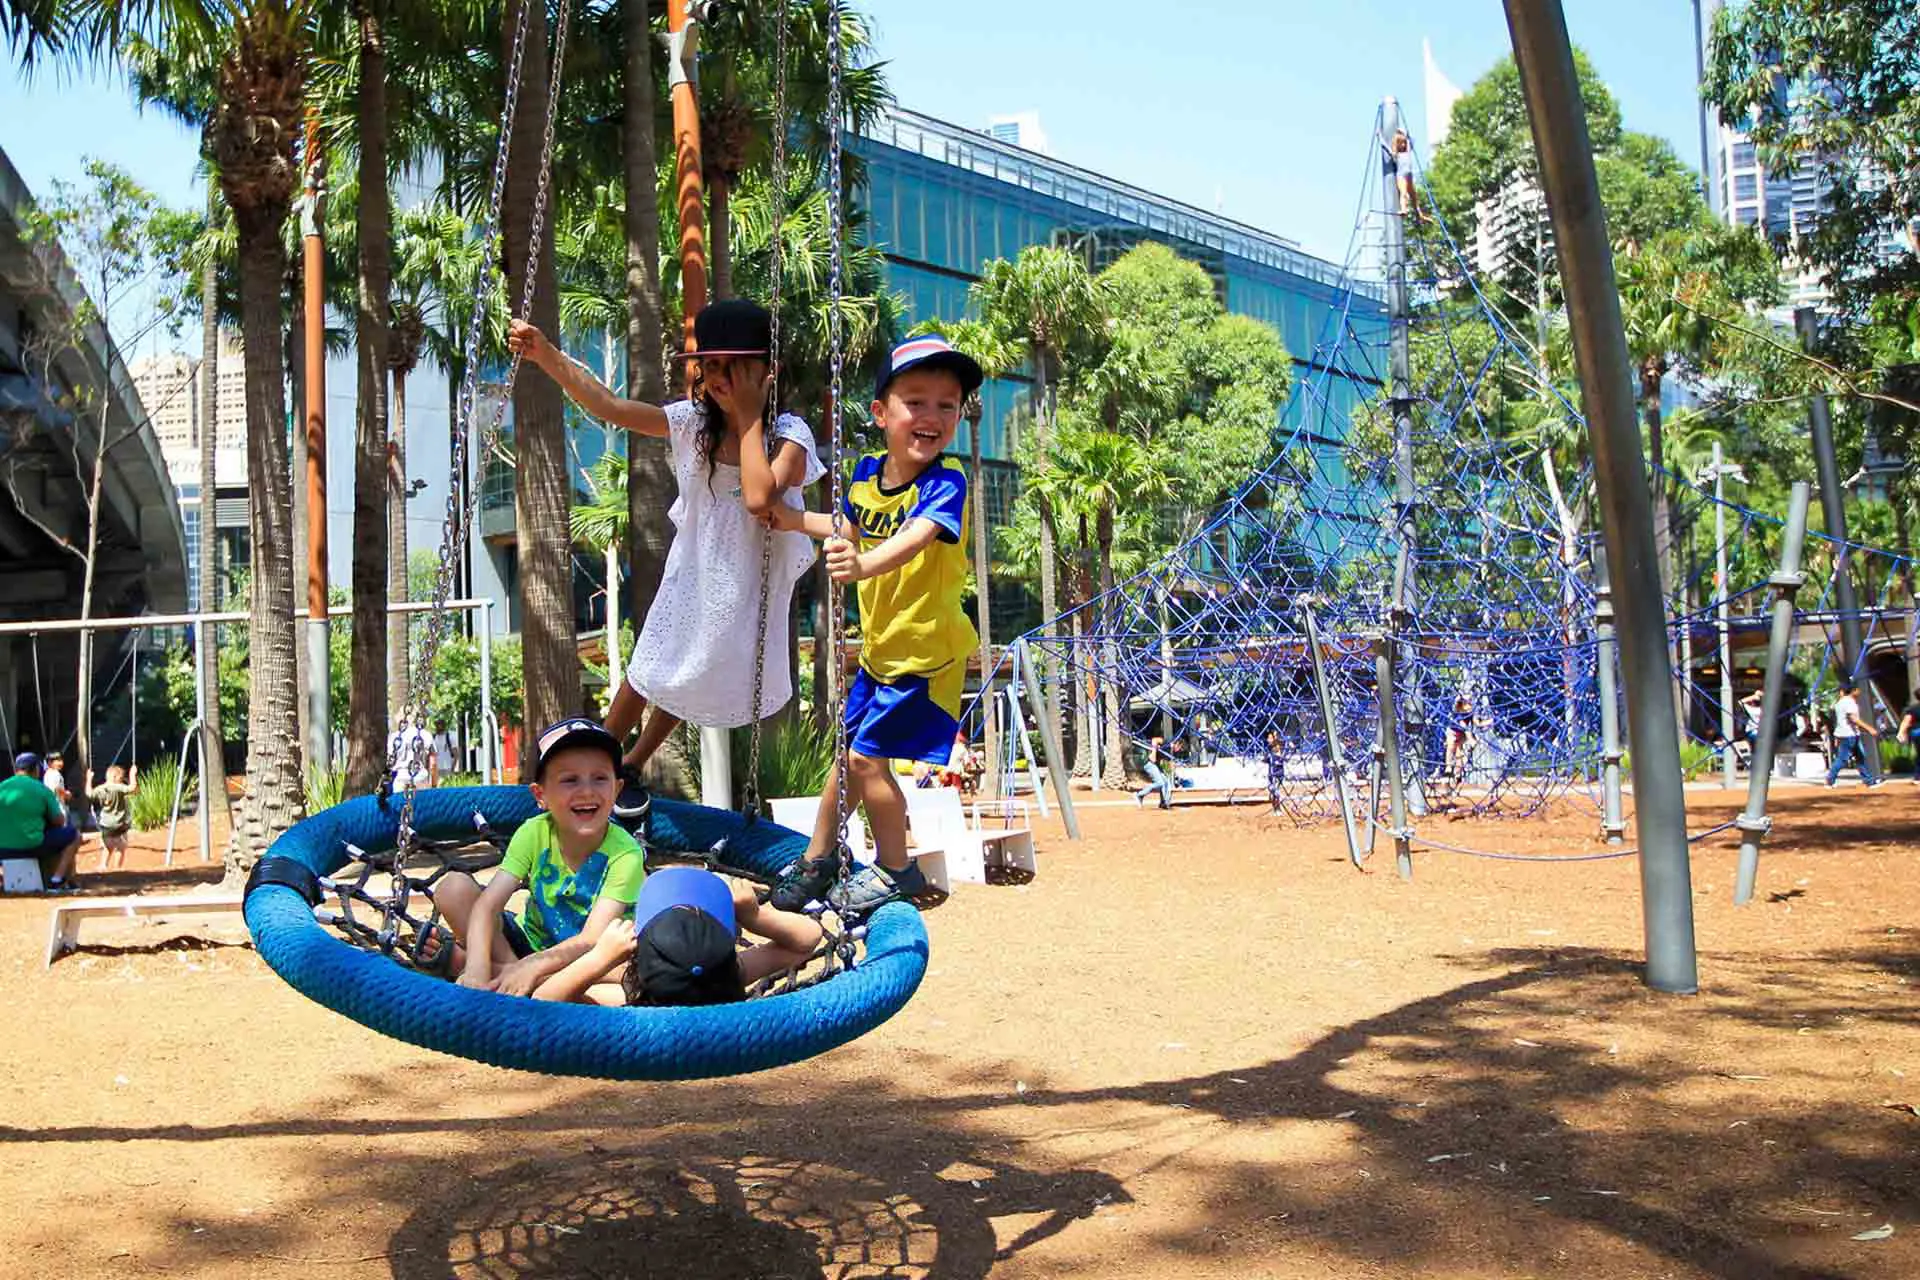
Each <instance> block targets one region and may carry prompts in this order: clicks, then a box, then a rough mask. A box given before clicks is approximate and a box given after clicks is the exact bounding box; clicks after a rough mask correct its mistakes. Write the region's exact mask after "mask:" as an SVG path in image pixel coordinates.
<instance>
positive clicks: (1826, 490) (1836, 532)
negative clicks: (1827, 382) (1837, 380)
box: [1793, 307, 1866, 678]
mask: <svg viewBox="0 0 1920 1280" xmlns="http://www.w3.org/2000/svg"><path fill="white" fill-rule="evenodd" d="M1793 327H1794V328H1795V329H1796V330H1797V331H1798V332H1799V334H1800V346H1801V348H1802V349H1803V350H1805V351H1808V352H1811V351H1812V350H1813V348H1814V345H1815V344H1816V343H1817V342H1818V341H1819V336H1820V331H1819V323H1818V321H1817V320H1816V318H1815V316H1814V313H1813V308H1812V307H1796V308H1794V312H1793ZM1807 428H1808V430H1809V431H1810V432H1811V434H1812V436H1813V463H1814V466H1815V468H1816V469H1817V470H1816V475H1817V477H1818V479H1819V481H1820V523H1821V524H1823V525H1825V526H1826V530H1827V536H1828V537H1829V538H1832V539H1833V543H1834V546H1833V599H1834V603H1835V604H1836V605H1837V606H1839V610H1840V657H1841V660H1842V661H1843V662H1845V663H1846V664H1847V675H1849V676H1853V677H1856V678H1857V677H1862V676H1864V675H1865V674H1866V673H1865V672H1864V671H1862V670H1861V669H1860V601H1859V598H1858V597H1857V596H1856V595H1855V594H1854V590H1853V567H1852V564H1851V560H1852V547H1850V546H1849V545H1848V543H1847V491H1846V490H1845V489H1844V488H1842V487H1841V484H1840V462H1839V459H1838V458H1837V457H1836V456H1835V455H1834V452H1833V419H1832V417H1831V416H1830V415H1829V414H1828V412H1827V394H1826V392H1824V391H1815V392H1814V393H1813V395H1812V397H1811V398H1810V399H1809V401H1808V403H1807Z"/></svg>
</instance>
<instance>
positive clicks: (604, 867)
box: [500, 813, 647, 951]
mask: <svg viewBox="0 0 1920 1280" xmlns="http://www.w3.org/2000/svg"><path fill="white" fill-rule="evenodd" d="M500 870H501V871H503V872H505V873H506V874H507V875H510V876H512V877H513V878H514V879H516V880H518V881H519V882H520V883H521V884H523V885H525V886H526V887H527V909H526V911H525V912H524V913H523V914H522V916H521V918H520V927H521V929H522V930H523V931H525V933H526V935H527V941H528V942H530V943H532V944H533V948H534V950H536V951H545V950H546V949H547V948H548V947H551V946H553V945H554V944H555V943H558V942H565V941H566V940H567V939H568V938H571V937H573V936H574V935H575V934H577V933H579V932H580V930H581V929H582V928H584V927H585V926H586V923H587V913H588V912H590V911H592V910H593V904H594V903H595V902H597V901H599V900H600V899H601V898H612V899H613V900H614V901H615V902H619V903H623V904H625V905H626V906H629V907H631V906H632V905H633V903H634V899H636V898H638V897H639V896H640V884H641V882H642V881H643V880H645V879H646V878H647V866H646V855H645V854H644V853H643V852H642V851H641V848H640V843H639V841H637V840H635V839H634V838H633V837H632V836H631V835H629V834H628V833H627V831H626V829H625V828H623V827H619V826H614V825H612V824H608V826H607V834H606V837H605V838H604V839H603V840H601V841H600V847H599V848H598V849H596V850H594V851H593V852H592V853H590V854H588V855H587V860H586V861H585V862H583V863H581V864H580V869H579V870H578V871H575V870H573V869H572V868H571V867H569V866H567V860H566V859H565V858H563V857H562V856H561V855H560V846H559V844H558V842H556V841H555V840H554V838H553V818H552V817H551V816H549V815H548V814H544V813H542V814H540V815H538V816H537V817H533V818H529V819H528V820H527V821H525V822H523V823H521V824H520V829H519V830H518V831H516V832H514V833H513V839H512V840H511V841H510V842H509V843H508V845H507V856H506V857H505V858H504V859H502V860H501V863H500Z"/></svg>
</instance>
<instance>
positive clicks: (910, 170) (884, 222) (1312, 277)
mask: <svg viewBox="0 0 1920 1280" xmlns="http://www.w3.org/2000/svg"><path fill="white" fill-rule="evenodd" d="M848 145H849V146H850V147H851V148H852V149H853V150H855V151H857V152H858V153H859V155H860V157H861V159H862V160H863V161H864V162H865V165H866V185H865V187H864V188H863V189H862V191H861V198H862V199H863V201H864V203H865V210H864V212H865V214H866V219H867V234H868V235H869V237H870V238H871V240H872V241H873V243H874V244H875V245H876V246H877V247H879V248H881V249H882V250H883V251H884V252H885V254H886V258H887V264H888V277H889V278H888V284H889V286H890V287H891V288H892V289H894V290H895V291H896V292H898V293H899V294H901V295H902V296H904V297H905V298H906V300H907V319H908V322H909V323H910V324H911V323H918V322H920V321H923V320H931V319H941V318H954V317H958V316H963V315H966V314H967V310H968V308H967V289H968V286H970V285H971V284H972V283H973V282H974V281H975V280H977V279H978V278H979V275H980V268H981V266H982V264H984V263H986V262H987V261H989V260H991V259H994V258H1012V257H1014V256H1016V255H1017V254H1018V253H1019V252H1020V250H1021V249H1023V248H1025V247H1027V246H1028V245H1062V246H1066V247H1070V248H1075V249H1078V250H1080V251H1082V252H1084V253H1086V254H1087V255H1088V257H1089V260H1090V265H1092V266H1093V267H1094V268H1096V269H1098V268H1101V267H1104V266H1106V265H1107V264H1109V263H1110V262H1112V261H1113V260H1114V259H1115V258H1117V257H1119V256H1120V255H1121V254H1122V253H1125V252H1126V251H1127V250H1128V249H1130V248H1132V247H1133V246H1134V245H1136V244H1138V243H1140V242H1141V241H1143V240H1154V241H1158V242H1160V243H1162V244H1166V245H1168V246H1170V247H1171V248H1173V249H1174V250H1175V251H1177V252H1178V253H1180V254H1181V255H1182V256H1183V257H1186V258H1189V259H1191V260H1193V261H1195V262H1198V263H1199V264H1200V265H1201V266H1202V267H1203V268H1204V269H1205V270H1206V271H1207V274H1208V275H1210V276H1211V277H1212V278H1213V281H1214V285H1215V288H1216V289H1217V291H1218V293H1219V296H1220V300H1221V302H1222V303H1223V304H1224V305H1225V306H1226V308H1227V310H1228V311H1231V312H1235V313H1237V314H1240V315H1247V316H1252V317H1254V318H1255V319H1259V320H1263V321H1265V322H1266V323H1268V324H1270V325H1272V326H1273V327H1274V328H1275V329H1276V330H1278V331H1279V333H1280V336H1281V338H1282V339H1283V340H1284V341H1285V342H1286V345H1287V350H1288V351H1290V352H1291V353H1292V354H1293V358H1294V363H1295V373H1296V381H1297V382H1298V381H1304V380H1305V379H1306V378H1307V377H1308V376H1309V375H1310V373H1311V371H1312V370H1313V368H1314V367H1315V364H1314V352H1315V350H1316V348H1317V347H1319V346H1320V345H1321V344H1322V343H1324V342H1326V341H1328V340H1329V339H1330V338H1331V337H1332V335H1333V332H1334V326H1335V325H1336V324H1337V323H1338V320H1337V318H1336V312H1337V311H1338V309H1340V308H1341V307H1343V306H1344V305H1346V296H1345V293H1344V289H1343V279H1344V269H1343V268H1342V267H1341V266H1340V265H1339V264H1337V263H1333V262H1329V261H1327V260H1326V259H1324V258H1317V257H1315V256H1313V255H1312V254H1310V253H1307V252H1306V251H1305V250H1303V249H1301V247H1300V246H1299V244H1298V243H1297V242H1295V241H1292V240H1288V239H1287V238H1285V237H1284V236H1278V235H1274V234H1273V233H1271V232H1267V231H1262V230H1260V229H1258V228H1256V227H1250V226H1247V225H1246V224H1244V223H1240V222H1235V221H1233V220H1232V219H1229V218H1224V217H1221V216H1219V215H1217V214H1212V213H1208V212H1206V211H1205V210H1202V209H1197V208H1194V207H1193V206H1191V205H1186V204H1181V203H1180V202H1178V201H1175V200H1170V199H1167V198H1166V197H1164V196H1159V195H1155V194H1154V193H1152V192H1150V191H1146V190H1143V189H1141V188H1139V187H1135V186H1132V185H1130V184H1128V183H1125V182H1120V181H1117V180H1115V179H1112V178H1108V177H1105V176H1103V175H1101V174H1097V173H1094V172H1092V171H1090V170H1087V169H1082V168H1079V167H1077V166H1075V165H1071V164H1067V163H1064V162H1063V161H1060V160H1057V159H1054V158H1053V157H1051V156H1044V155H1040V154H1038V153H1036V152H1032V151H1026V150H1022V149H1021V148H1019V147H1016V146H1013V145H1010V144H1009V143H1006V142H1003V141H1000V140H999V139H997V138H995V137H994V136H992V135H990V134H988V133H983V132H977V131H974V130H971V129H963V128H961V127H960V126H958V125H953V124H949V123H947V122H945V121H942V120H936V119H934V118H933V117H931V116H924V115H920V114H918V113H915V112H911V111H904V110H895V111H893V112H891V113H889V114H888V115H887V116H885V117H883V118H882V119H881V121H880V122H879V123H878V124H877V125H875V126H874V128H873V129H872V130H871V131H870V132H869V133H867V134H864V135H860V136H855V137H851V138H849V140H848ZM1367 310H1368V312H1369V314H1367V315H1364V316H1361V317H1359V318H1358V322H1359V325H1360V326H1361V327H1363V328H1364V327H1365V326H1366V325H1368V324H1379V325H1382V326H1383V325H1384V318H1383V315H1384V313H1383V311H1382V310H1381V308H1379V307H1378V305H1377V304H1370V305H1369V307H1368V308H1367ZM1349 322H1350V323H1351V322H1352V318H1351V317H1350V318H1349ZM1026 385H1027V384H1026V382H1025V381H1024V379H1000V380H996V381H995V382H994V383H993V384H992V385H990V386H988V387H987V388H986V389H985V392H984V397H985V408H986V414H985V417H984V419H983V421H982V423H981V452H982V454H983V455H984V456H985V457H987V458H990V459H993V460H994V461H995V462H1002V463H1004V462H1006V461H1007V460H1008V459H1010V458H1011V457H1012V442H1011V441H1010V440H1008V438H1007V435H1006V430H1005V423H1006V416H1007V411H1008V410H1009V409H1010V408H1012V407H1013V405H1014V404H1015V403H1016V401H1018V400H1019V399H1022V398H1024V396H1025V395H1026ZM1369 393H1370V388H1365V387H1354V388H1352V389H1351V392H1350V393H1349V395H1350V403H1352V404H1357V403H1359V402H1360V401H1361V400H1362V399H1364V398H1365V397H1366V395H1367V394H1369ZM1333 394H1334V397H1335V400H1336V403H1335V404H1334V406H1333V409H1332V411H1331V412H1328V413H1323V414H1321V415H1320V420H1321V422H1322V423H1324V422H1328V421H1344V418H1345V415H1344V414H1343V413H1341V412H1340V411H1339V410H1340V408H1341V406H1340V404H1339V403H1338V400H1339V397H1340V392H1339V391H1338V390H1335V391H1334V393H1333ZM1304 402H1305V401H1304V398H1296V399H1295V401H1294V402H1293V403H1292V404H1290V405H1289V411H1290V412H1298V406H1299V405H1301V404H1303V403H1304ZM1296 425H1298V424H1297V423H1295V422H1293V421H1291V420H1288V418H1287V417H1286V416H1285V415H1283V419H1282V421H1281V422H1280V423H1277V424H1276V430H1277V431H1278V432H1281V433H1283V434H1284V433H1290V432H1291V430H1292V428H1293V427H1295V426H1296ZM1323 433H1324V428H1322V430H1321V432H1317V433H1314V434H1315V435H1320V434H1323ZM1314 443H1316V444H1320V445H1337V444H1338V443H1339V442H1338V440H1336V439H1331V438H1327V439H1315V441H1314ZM956 447H957V449H958V450H962V451H964V450H966V449H969V448H970V447H971V442H970V441H968V440H967V438H966V434H965V431H964V430H963V431H962V433H961V436H960V439H959V441H958V443H957V446H956Z"/></svg>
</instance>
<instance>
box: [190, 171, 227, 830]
mask: <svg viewBox="0 0 1920 1280" xmlns="http://www.w3.org/2000/svg"><path fill="white" fill-rule="evenodd" d="M215 181H216V179H213V178H209V179H208V180H207V225H208V226H209V227H211V226H212V225H213V220H214V215H215V214H216V213H218V211H219V200H218V189H217V188H216V187H215V186H214V183H215ZM219 293H220V266H219V263H218V262H216V261H215V260H214V256H213V255H212V254H211V253H210V254H208V255H207V262H206V265H205V266H204V267H202V268H201V270H200V299H201V311H200V387H199V391H200V440H199V445H200V563H199V565H198V566H197V568H198V573H197V575H196V576H197V577H198V578H199V581H200V611H201V612H202V613H211V612H212V611H214V610H215V609H218V608H219V607H220V605H221V600H220V593H219V566H218V565H216V564H215V563H214V561H215V558H216V556H217V555H218V554H219V547H220V541H219V539H220V535H219V529H218V522H217V512H218V510H219V503H218V501H217V496H216V490H217V488H218V481H219V476H218V474H217V472H216V470H215V466H214V448H215V446H216V444H217V442H218V440H219V432H220V308H219V305H218V303H219ZM197 644H198V649H199V652H198V653H196V654H195V655H194V660H195V661H196V662H198V663H199V664H200V687H201V688H202V689H204V690H205V691H206V704H207V705H206V713H205V717H204V719H203V720H202V721H201V727H200V803H201V804H203V805H204V804H211V805H212V806H213V807H212V808H211V809H209V810H208V811H207V816H208V822H209V830H211V823H212V822H213V821H214V820H215V819H224V820H225V821H226V823H227V829H228V830H229V831H231V830H232V829H233V813H232V811H231V807H230V806H229V805H228V803H227V761H226V747H225V744H224V740H223V738H222V735H221V732H220V629H219V628H218V627H215V626H211V625H208V626H202V627H201V628H200V630H199V632H198V641H197Z"/></svg>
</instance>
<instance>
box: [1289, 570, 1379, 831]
mask: <svg viewBox="0 0 1920 1280" xmlns="http://www.w3.org/2000/svg"><path fill="white" fill-rule="evenodd" d="M1300 621H1301V624H1302V626H1303V627H1304V628H1305V630H1306V633H1307V658H1308V660H1309V662H1310V663H1311V664H1312V668H1313V692H1314V696H1315V698H1316V699H1317V700H1318V701H1319V703H1320V727H1321V728H1322V729H1323V730H1324V731H1325V732H1326V735H1327V772H1328V773H1329V774H1331V775H1332V777H1333V794H1334V797H1335V799H1337V800H1338V801H1339V802H1340V822H1341V825H1342V826H1344V827H1345V828H1346V832H1347V857H1349V858H1351V859H1352V860H1353V865H1354V866H1356V867H1361V868H1365V866H1366V865H1367V860H1366V857H1365V855H1364V854H1362V853H1361V851H1360V833H1359V831H1358V829H1357V828H1356V827H1355V826H1354V825H1353V798H1352V797H1351V796H1349V795H1348V794H1347V762H1346V760H1345V758H1344V757H1343V754H1342V752H1341V750H1340V727H1339V725H1338V724H1337V723H1336V722H1335V720H1334V717H1333V690H1332V689H1330V688H1329V687H1328V686H1327V664H1326V659H1325V657H1324V655H1322V654H1321V652H1320V624H1319V623H1318V622H1316V621H1315V620H1314V617H1313V603H1312V602H1311V601H1302V602H1301V604H1300Z"/></svg>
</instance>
